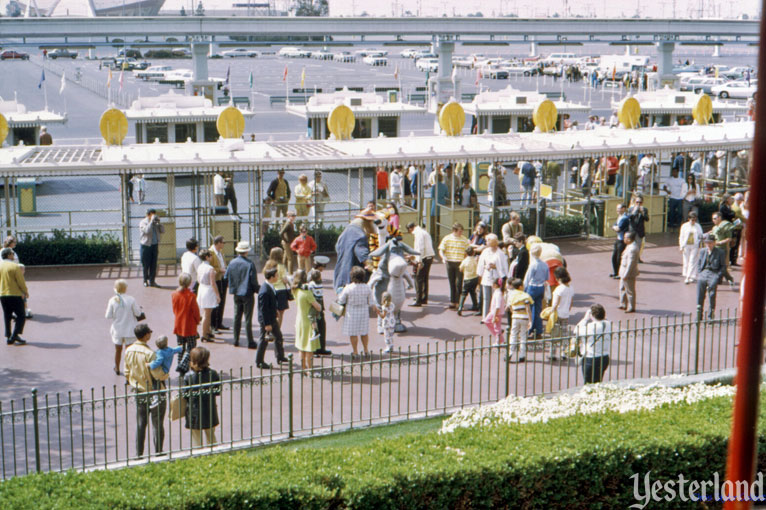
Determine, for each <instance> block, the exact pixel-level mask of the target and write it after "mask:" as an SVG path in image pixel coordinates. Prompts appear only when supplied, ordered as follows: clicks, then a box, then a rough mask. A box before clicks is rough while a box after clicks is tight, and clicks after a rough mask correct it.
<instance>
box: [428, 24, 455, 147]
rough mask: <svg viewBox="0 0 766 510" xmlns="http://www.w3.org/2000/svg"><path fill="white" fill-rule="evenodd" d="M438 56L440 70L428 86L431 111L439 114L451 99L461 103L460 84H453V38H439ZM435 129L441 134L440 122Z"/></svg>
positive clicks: (436, 123) (437, 122)
mask: <svg viewBox="0 0 766 510" xmlns="http://www.w3.org/2000/svg"><path fill="white" fill-rule="evenodd" d="M435 46H436V54H437V55H439V70H438V72H437V73H436V76H435V77H432V78H431V79H430V83H429V84H428V92H429V98H430V103H429V110H430V111H431V112H433V113H438V112H439V110H440V109H441V107H442V106H443V105H445V104H447V102H449V100H450V98H455V100H456V101H458V102H459V101H460V90H459V89H460V86H459V85H460V82H459V81H458V80H457V78H456V79H455V82H454V84H453V82H452V54H453V53H454V51H455V42H454V40H453V39H452V37H451V36H439V37H438V38H437V40H436V45H435ZM434 126H435V127H434V129H435V130H436V133H438V132H439V127H438V126H439V121H438V119H437V120H436V122H435V125H434Z"/></svg>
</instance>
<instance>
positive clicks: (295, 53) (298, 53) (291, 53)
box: [277, 46, 311, 58]
mask: <svg viewBox="0 0 766 510" xmlns="http://www.w3.org/2000/svg"><path fill="white" fill-rule="evenodd" d="M277 55H279V56H280V57H287V58H309V57H310V56H311V51H310V50H307V49H301V48H298V47H296V46H285V47H284V48H281V49H280V50H279V51H278V52H277Z"/></svg>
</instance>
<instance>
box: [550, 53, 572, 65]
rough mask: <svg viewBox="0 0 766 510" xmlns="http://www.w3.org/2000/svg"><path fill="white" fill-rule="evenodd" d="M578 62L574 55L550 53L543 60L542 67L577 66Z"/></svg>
mask: <svg viewBox="0 0 766 510" xmlns="http://www.w3.org/2000/svg"><path fill="white" fill-rule="evenodd" d="M578 60H579V59H578V58H577V56H576V55H575V54H574V53H551V54H550V55H548V56H547V57H545V58H544V59H543V65H546V66H547V65H565V66H571V65H574V64H577V61H578Z"/></svg>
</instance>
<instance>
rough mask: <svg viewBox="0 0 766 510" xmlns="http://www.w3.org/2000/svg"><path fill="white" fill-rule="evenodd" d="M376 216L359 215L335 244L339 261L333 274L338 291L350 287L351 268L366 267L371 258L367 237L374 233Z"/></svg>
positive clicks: (364, 213)
mask: <svg viewBox="0 0 766 510" xmlns="http://www.w3.org/2000/svg"><path fill="white" fill-rule="evenodd" d="M374 219H375V216H374V215H372V214H371V213H368V212H367V211H362V213H361V214H358V215H357V216H356V217H355V218H354V219H353V220H351V223H349V224H348V226H347V227H346V228H345V229H344V230H343V232H342V233H341V234H340V236H339V237H338V241H337V242H336V243H335V253H337V254H338V260H337V261H336V263H335V271H334V273H333V287H334V288H335V290H336V292H337V291H338V289H340V288H342V287H345V286H346V285H348V283H349V282H350V281H351V280H350V276H349V275H350V273H351V268H352V267H354V266H359V267H364V265H365V263H366V262H368V260H369V258H370V246H369V244H368V240H367V236H368V235H370V234H372V233H374V231H375V226H374V224H373V220H374Z"/></svg>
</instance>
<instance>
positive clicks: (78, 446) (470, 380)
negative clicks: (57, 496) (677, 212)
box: [0, 311, 738, 479]
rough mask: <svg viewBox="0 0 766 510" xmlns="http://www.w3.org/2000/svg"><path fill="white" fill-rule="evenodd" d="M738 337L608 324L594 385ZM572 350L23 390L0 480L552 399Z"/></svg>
mask: <svg viewBox="0 0 766 510" xmlns="http://www.w3.org/2000/svg"><path fill="white" fill-rule="evenodd" d="M737 327H738V324H737V313H736V311H731V312H729V311H726V312H722V313H719V314H718V315H717V318H716V319H709V320H699V319H697V318H696V317H695V316H692V315H679V316H673V317H663V318H658V319H648V320H647V319H640V320H632V321H628V322H624V323H623V322H616V323H613V324H612V329H613V332H612V334H611V341H610V357H611V361H610V366H609V368H608V369H607V371H606V373H605V376H604V380H606V381H615V380H626V379H633V378H643V377H662V376H667V375H672V374H696V373H703V372H710V371H716V370H721V369H724V368H731V367H733V366H734V363H735V361H734V360H735V350H736V337H737ZM572 342H573V340H572V337H569V336H567V337H564V338H543V339H541V340H536V341H529V342H527V356H526V361H525V362H523V363H514V362H513V358H514V356H509V354H511V348H510V347H509V346H508V345H507V344H500V345H498V344H490V343H489V342H488V341H486V340H485V339H484V338H480V337H474V338H463V339H457V340H451V341H436V340H435V341H434V342H433V343H430V344H426V346H425V348H422V347H420V346H418V347H417V348H414V349H413V348H407V349H398V350H396V351H395V352H391V353H388V354H383V353H382V352H379V353H377V354H373V355H371V356H369V357H363V358H360V359H352V358H350V357H349V356H344V357H341V358H338V357H333V358H319V359H317V360H316V364H315V366H314V367H313V368H312V369H307V370H300V369H297V368H295V366H294V365H293V364H292V362H291V363H289V364H288V365H287V366H283V367H282V368H280V369H276V370H273V371H271V370H268V371H264V370H260V369H254V368H253V367H250V368H248V369H240V370H239V371H237V372H234V371H231V370H230V371H228V372H219V375H220V382H219V383H214V384H207V385H199V386H193V387H183V386H179V384H178V382H176V381H173V382H172V383H171V384H169V385H168V387H167V388H166V389H164V390H158V391H155V392H149V393H133V392H132V391H131V390H130V389H129V388H128V387H127V386H124V387H117V386H112V387H111V388H106V387H103V386H102V387H101V388H91V389H89V390H80V391H68V392H65V393H64V392H60V393H55V394H46V395H40V394H39V393H38V392H37V391H36V390H34V389H33V390H32V391H31V393H30V395H29V397H25V398H21V399H16V400H11V401H9V402H0V452H2V453H1V454H0V455H1V457H0V473H1V474H2V478H3V479H7V478H10V477H14V476H20V475H25V474H28V473H33V472H42V471H66V470H69V469H77V470H87V469H97V468H109V467H119V466H125V465H133V464H138V463H143V462H147V461H151V460H153V459H170V458H178V457H186V456H190V455H195V454H199V453H209V452H219V451H227V450H234V449H241V448H248V447H253V446H256V445H261V444H266V443H270V442H274V441H280V440H286V439H290V438H293V437H301V436H310V435H316V434H324V433H328V432H332V431H336V430H345V429H349V428H354V427H360V426H369V425H376V424H383V423H390V422H394V421H402V420H409V419H413V418H420V417H425V416H436V415H444V414H448V413H450V412H453V411H455V410H457V409H460V408H463V407H466V406H474V405H478V404H484V403H488V402H495V401H498V400H500V399H502V398H504V397H506V396H509V395H519V396H529V395H543V394H550V393H555V392H559V391H563V390H567V389H570V388H575V387H578V386H580V385H582V384H583V374H582V367H581V364H580V361H581V359H580V358H578V357H576V356H574V357H572V356H570V357H568V358H566V359H564V360H557V361H550V360H549V359H548V356H547V354H548V353H549V351H550V348H551V347H552V346H553V347H558V348H560V349H561V352H563V353H567V351H570V346H571V345H572ZM571 354H572V353H571V352H570V355H571ZM291 361H292V360H291ZM211 391H212V395H211ZM183 395H186V397H187V402H189V399H194V398H199V399H213V400H215V401H216V406H215V407H216V409H215V410H213V409H212V407H210V408H207V409H208V410H207V411H206V412H208V413H209V416H208V418H209V419H211V420H212V418H213V413H215V416H216V417H217V418H218V425H217V426H216V427H215V428H214V430H213V432H214V434H215V437H210V436H206V434H204V433H200V431H197V432H195V434H196V435H197V436H201V437H200V442H201V443H202V444H192V432H193V431H192V430H190V429H188V428H187V426H186V419H185V417H181V418H180V419H177V420H174V419H171V413H170V412H169V410H170V409H171V408H172V407H174V406H180V402H179V401H178V399H179V397H182V396H183ZM197 407H199V408H200V409H204V408H205V406H197ZM189 408H190V406H189ZM139 414H144V415H146V416H147V418H148V419H147V420H146V421H147V422H148V427H147V432H146V436H145V441H146V443H145V444H146V446H145V448H144V449H143V453H144V455H143V456H142V455H139V450H138V449H137V446H138V445H137V439H136V430H137V417H138V415H139ZM203 421H204V420H203ZM200 426H201V425H200ZM211 428H212V427H211ZM202 432H204V431H202ZM157 433H160V434H159V436H156V434H157ZM155 437H157V440H156V441H157V442H156V444H155V439H154V438H155ZM206 438H207V439H209V441H206Z"/></svg>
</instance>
